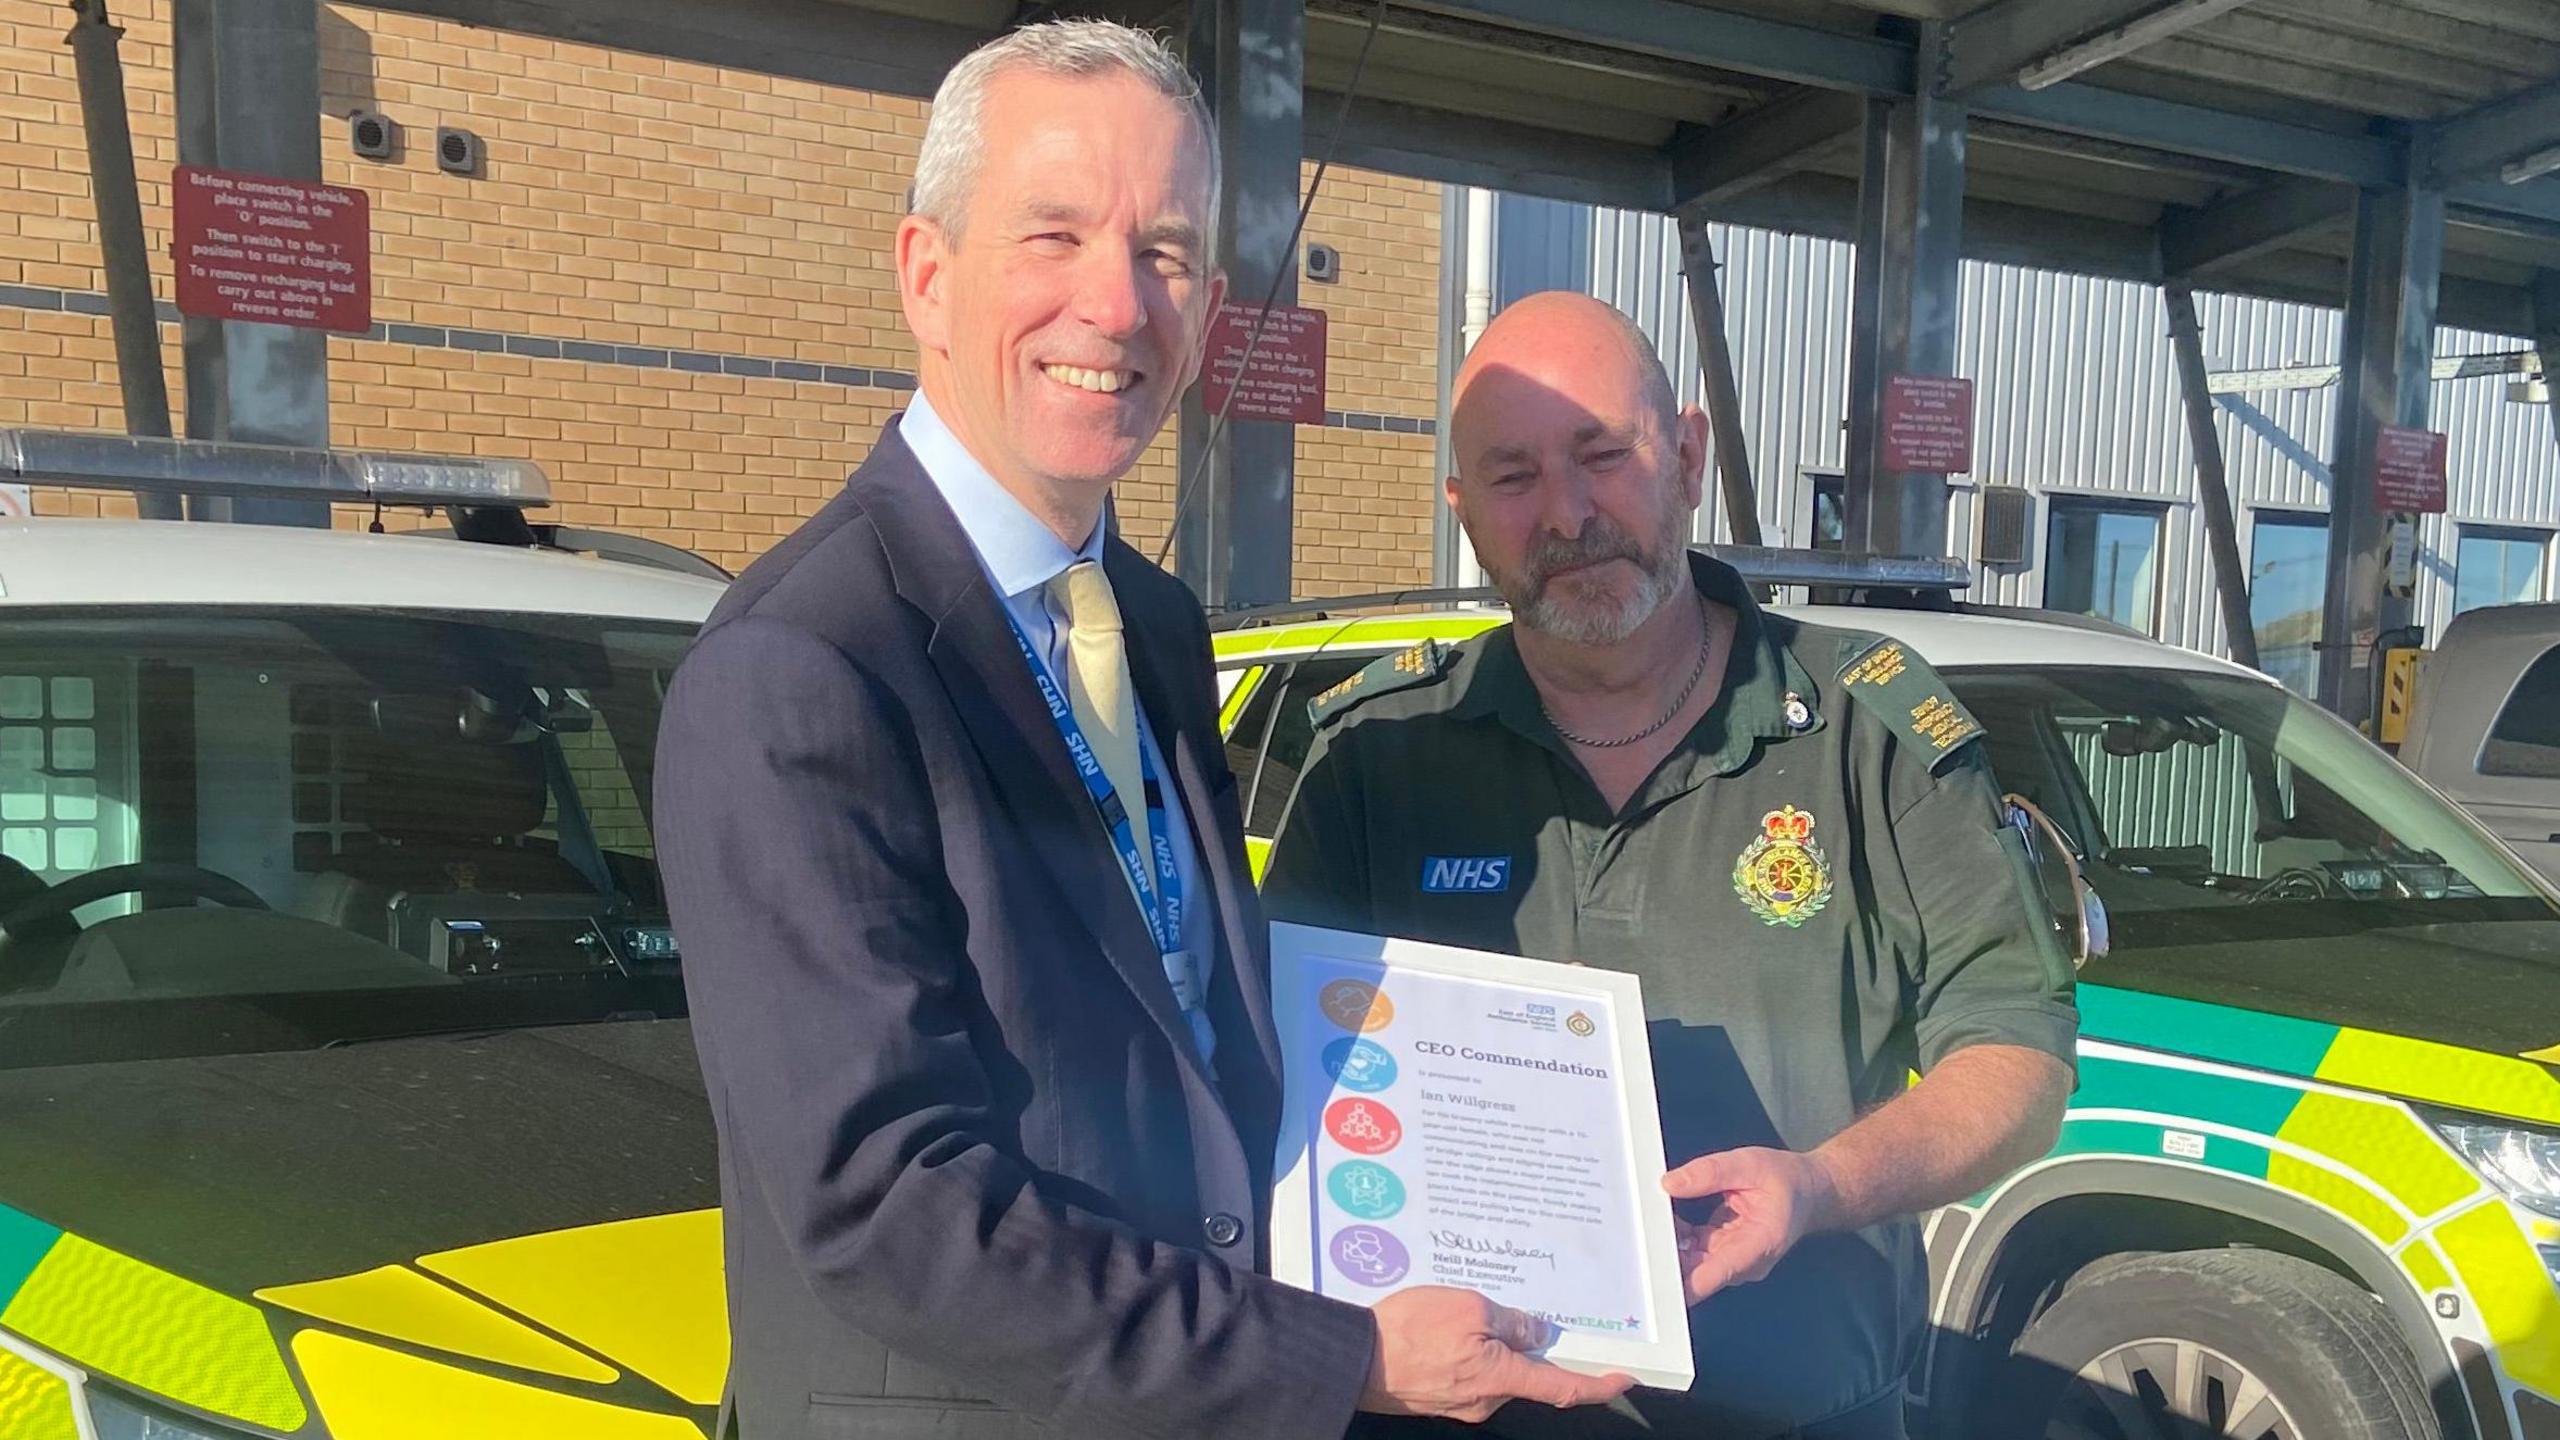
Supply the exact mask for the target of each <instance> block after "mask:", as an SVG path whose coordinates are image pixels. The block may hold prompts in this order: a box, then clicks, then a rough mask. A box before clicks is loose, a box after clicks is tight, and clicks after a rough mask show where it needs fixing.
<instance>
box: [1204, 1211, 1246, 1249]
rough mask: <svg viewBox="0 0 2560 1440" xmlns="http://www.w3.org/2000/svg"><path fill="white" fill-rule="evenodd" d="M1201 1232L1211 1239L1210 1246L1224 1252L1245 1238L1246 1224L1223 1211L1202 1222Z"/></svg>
mask: <svg viewBox="0 0 2560 1440" xmlns="http://www.w3.org/2000/svg"><path fill="white" fill-rule="evenodd" d="M1200 1231H1201V1233H1202V1234H1204V1235H1207V1236H1208V1237H1209V1243H1210V1244H1212V1245H1215V1246H1217V1247H1218V1248H1219V1249H1221V1250H1224V1249H1225V1248H1227V1247H1228V1246H1230V1245H1233V1244H1234V1243H1236V1242H1237V1241H1239V1240H1241V1239H1243V1238H1244V1222H1243V1221H1241V1220H1238V1219H1237V1218H1236V1217H1234V1216H1233V1215H1229V1214H1227V1213H1226V1212H1225V1211H1223V1210H1222V1211H1220V1212H1218V1213H1217V1214H1215V1215H1212V1216H1210V1217H1209V1218H1208V1219H1206V1220H1203V1221H1201V1222H1200Z"/></svg>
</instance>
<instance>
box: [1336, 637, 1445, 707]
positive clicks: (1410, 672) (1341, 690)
mask: <svg viewBox="0 0 2560 1440" xmlns="http://www.w3.org/2000/svg"><path fill="white" fill-rule="evenodd" d="M1454 658H1456V652H1454V651H1452V650H1450V649H1449V648H1448V647H1447V646H1444V645H1442V644H1441V643H1440V642H1439V641H1437V640H1425V641H1423V642H1422V643H1421V644H1419V645H1415V646H1412V647H1410V648H1408V649H1404V650H1399V651H1397V652H1396V653H1394V654H1393V655H1389V656H1386V657H1385V658H1383V659H1379V660H1373V661H1371V662H1370V663H1369V664H1367V665H1365V666H1362V667H1361V668H1360V669H1357V670H1354V671H1352V672H1351V674H1350V676H1349V677H1348V678H1346V679H1344V680H1343V681H1342V683H1341V684H1339V685H1336V686H1334V687H1333V688H1332V689H1330V690H1327V691H1325V692H1324V693H1322V694H1320V695H1318V696H1316V697H1315V698H1314V699H1312V700H1310V701H1308V702H1307V716H1308V718H1309V719H1311V720H1313V721H1314V722H1315V723H1316V724H1317V725H1320V726H1321V725H1323V724H1325V723H1326V722H1327V721H1329V720H1332V719H1333V718H1334V717H1335V716H1337V715H1340V714H1342V713H1343V712H1344V711H1346V710H1349V709H1350V708H1351V707H1352V706H1354V705H1357V704H1359V703H1360V702H1362V701H1364V700H1369V699H1374V698H1376V697H1377V696H1380V695H1392V694H1394V693H1395V692H1396V691H1398V690H1410V689H1412V688H1413V687H1414V686H1416V685H1421V684H1424V683H1427V682H1429V681H1433V680H1437V679H1439V678H1440V677H1441V676H1442V675H1443V674H1446V673H1447V672H1448V669H1449V662H1450V661H1451V660H1452V659H1454Z"/></svg>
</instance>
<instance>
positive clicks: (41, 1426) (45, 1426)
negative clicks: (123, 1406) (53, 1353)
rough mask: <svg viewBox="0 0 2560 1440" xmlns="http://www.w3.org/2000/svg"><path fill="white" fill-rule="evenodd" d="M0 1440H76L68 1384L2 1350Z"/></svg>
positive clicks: (75, 1419)
mask: <svg viewBox="0 0 2560 1440" xmlns="http://www.w3.org/2000/svg"><path fill="white" fill-rule="evenodd" d="M0 1440H80V1421H79V1419H78V1417H76V1416H74V1415H73V1414H72V1413H71V1387H70V1386H69V1385H68V1384H66V1383H64V1381H63V1379H62V1377H61V1376H59V1375H56V1374H53V1373H52V1372H50V1371H48V1370H46V1369H44V1368H43V1367H42V1366H40V1365H37V1364H35V1363H34V1362H32V1361H29V1360H24V1359H21V1358H19V1357H18V1356H15V1355H12V1354H10V1353H9V1352H8V1351H6V1350H0Z"/></svg>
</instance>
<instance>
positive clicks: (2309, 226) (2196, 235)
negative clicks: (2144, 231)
mask: <svg viewBox="0 0 2560 1440" xmlns="http://www.w3.org/2000/svg"><path fill="white" fill-rule="evenodd" d="M2354 203H2355V192H2354V191H2353V190H2350V189H2348V188H2347V187H2346V186H2344V185H2339V184H2337V183H2335V182H2333V181H2327V180H2287V181H2285V182H2284V183H2283V184H2280V185H2275V186H2271V187H2269V188H2267V189H2264V190H2254V191H2251V192H2250V193H2248V194H2246V195H2240V196H2236V197H2234V198H2232V199H2229V200H2224V201H2221V202H2219V203H2217V204H2213V205H2208V206H2206V207H2205V208H2203V209H2201V210H2187V211H2183V212H2177V213H2173V214H2172V215H2170V216H2169V217H2167V218H2165V219H2163V220H2162V221H2161V222H2160V265H2161V268H2162V269H2164V270H2166V271H2167V272H2168V273H2169V274H2171V275H2176V276H2189V275H2195V274H2198V273H2199V272H2202V271H2208V270H2212V269H2214V268H2216V267H2218V266H2223V265H2231V264H2236V263H2238V262H2240V261H2243V260H2249V259H2253V258H2255V257H2257V256H2260V255H2263V254H2266V253H2267V252H2268V251H2270V250H2279V249H2282V248H2284V246H2285V245H2286V244H2288V243H2289V242H2291V241H2292V240H2294V239H2295V238H2296V237H2298V236H2300V235H2302V234H2303V233H2304V232H2306V231H2310V230H2317V229H2319V228H2320V227H2321V226H2323V225H2328V224H2332V223H2334V222H2335V221H2337V220H2338V219H2339V218H2340V217H2341V216H2343V215H2345V214H2346V213H2347V211H2348V210H2349V208H2350V207H2352V206H2353V205H2354Z"/></svg>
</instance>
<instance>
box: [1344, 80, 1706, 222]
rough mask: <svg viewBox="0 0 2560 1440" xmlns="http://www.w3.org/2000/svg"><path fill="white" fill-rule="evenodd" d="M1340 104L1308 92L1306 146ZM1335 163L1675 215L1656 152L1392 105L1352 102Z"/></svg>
mask: <svg viewBox="0 0 2560 1440" xmlns="http://www.w3.org/2000/svg"><path fill="white" fill-rule="evenodd" d="M1341 104H1342V96H1341V95H1340V94H1339V93H1336V92H1328V91H1323V90H1317V89H1312V88H1311V89H1309V90H1308V91H1307V114H1308V115H1310V116H1313V117H1319V118H1318V119H1317V120H1315V121H1312V122H1311V123H1309V124H1308V126H1307V144H1308V146H1309V148H1311V149H1312V148H1313V147H1314V146H1315V145H1316V144H1317V143H1319V137H1320V136H1321V134H1322V133H1323V130H1324V129H1325V128H1327V127H1329V126H1330V125H1331V124H1332V117H1333V115H1334V114H1335V112H1336V110H1337V109H1338V108H1339V107H1340V106H1341ZM1334 158H1335V159H1336V160H1337V161H1338V162H1340V163H1341V164H1344V165H1356V166H1359V167H1361V168H1363V169H1368V170H1382V171H1386V172H1387V173H1389V174H1395V175H1409V176H1411V177H1413V178H1414V179H1417V180H1437V181H1439V182H1440V183H1442V184H1444V185H1476V186H1481V187H1483V188H1485V189H1489V190H1508V191H1511V192H1513V193H1515V194H1520V195H1537V196H1543V197H1545V198H1547V199H1550V200H1574V201H1579V202H1581V203H1583V204H1586V205H1603V206H1609V207H1612V208H1616V209H1622V210H1650V211H1653V212H1655V213H1657V214H1659V213H1662V212H1665V211H1668V210H1669V209H1670V208H1671V166H1670V163H1669V162H1668V161H1667V160H1665V159H1664V158H1663V155H1662V152H1661V151H1659V150H1655V149H1652V148H1650V147H1647V146H1642V145H1629V144H1626V143H1624V142H1623V141H1610V140H1597V139H1591V138H1588V137H1584V136H1568V135H1563V134H1559V133H1557V132H1555V131H1553V130H1547V129H1543V128H1541V127H1538V126H1535V125H1522V124H1519V123H1517V122H1515V121H1509V120H1488V119H1485V118H1482V117H1480V116H1475V115H1460V114H1457V113H1455V112H1453V111H1448V110H1433V109H1429V108H1426V107H1423V106H1420V105H1405V104H1401V103H1398V102H1396V101H1392V100H1372V99H1367V98H1355V99H1354V100H1353V101H1352V102H1351V108H1350V110H1349V112H1348V113H1347V114H1346V115H1345V117H1344V120H1343V126H1342V142H1341V146H1340V148H1339V150H1338V152H1337V153H1336V155H1335V156H1334Z"/></svg>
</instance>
